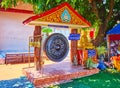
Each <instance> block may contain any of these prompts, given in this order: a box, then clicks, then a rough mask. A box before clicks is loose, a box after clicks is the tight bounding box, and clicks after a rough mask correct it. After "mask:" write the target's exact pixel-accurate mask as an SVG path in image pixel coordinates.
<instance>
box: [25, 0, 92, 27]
mask: <svg viewBox="0 0 120 88" xmlns="http://www.w3.org/2000/svg"><path fill="white" fill-rule="evenodd" d="M23 24H29V25H37V26H38V25H39V26H61V27H62V26H65V27H72V28H79V27H89V26H90V25H91V24H90V23H89V22H88V21H87V20H86V19H84V18H83V17H82V16H81V15H80V14H79V13H77V12H76V11H75V10H74V9H73V8H72V7H71V6H70V5H69V4H68V3H67V2H65V3H62V4H60V5H58V6H57V7H55V8H52V9H50V10H48V11H46V12H44V13H41V14H39V15H35V16H32V17H30V18H28V19H26V20H25V21H24V22H23Z"/></svg>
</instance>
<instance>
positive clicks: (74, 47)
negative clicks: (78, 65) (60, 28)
mask: <svg viewBox="0 0 120 88" xmlns="http://www.w3.org/2000/svg"><path fill="white" fill-rule="evenodd" d="M71 33H73V34H77V29H72V30H71ZM70 52H71V54H70V55H71V62H72V63H73V61H74V56H75V55H77V40H72V41H71V51H70Z"/></svg>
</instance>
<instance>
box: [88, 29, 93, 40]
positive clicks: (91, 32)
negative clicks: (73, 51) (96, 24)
mask: <svg viewBox="0 0 120 88" xmlns="http://www.w3.org/2000/svg"><path fill="white" fill-rule="evenodd" d="M89 36H90V38H91V39H93V38H94V29H93V28H92V29H91V30H90V33H89Z"/></svg>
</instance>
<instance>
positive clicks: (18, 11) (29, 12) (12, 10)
mask: <svg viewBox="0 0 120 88" xmlns="http://www.w3.org/2000/svg"><path fill="white" fill-rule="evenodd" d="M0 11H3V12H13V13H24V14H34V13H33V11H31V10H23V9H14V8H8V9H5V8H0Z"/></svg>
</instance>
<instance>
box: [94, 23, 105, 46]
mask: <svg viewBox="0 0 120 88" xmlns="http://www.w3.org/2000/svg"><path fill="white" fill-rule="evenodd" d="M106 30H107V22H104V23H102V24H100V26H99V31H98V35H97V37H96V38H95V40H94V41H93V44H94V45H95V46H100V45H101V44H102V43H103V42H104V41H106V40H104V38H105V33H106Z"/></svg>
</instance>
